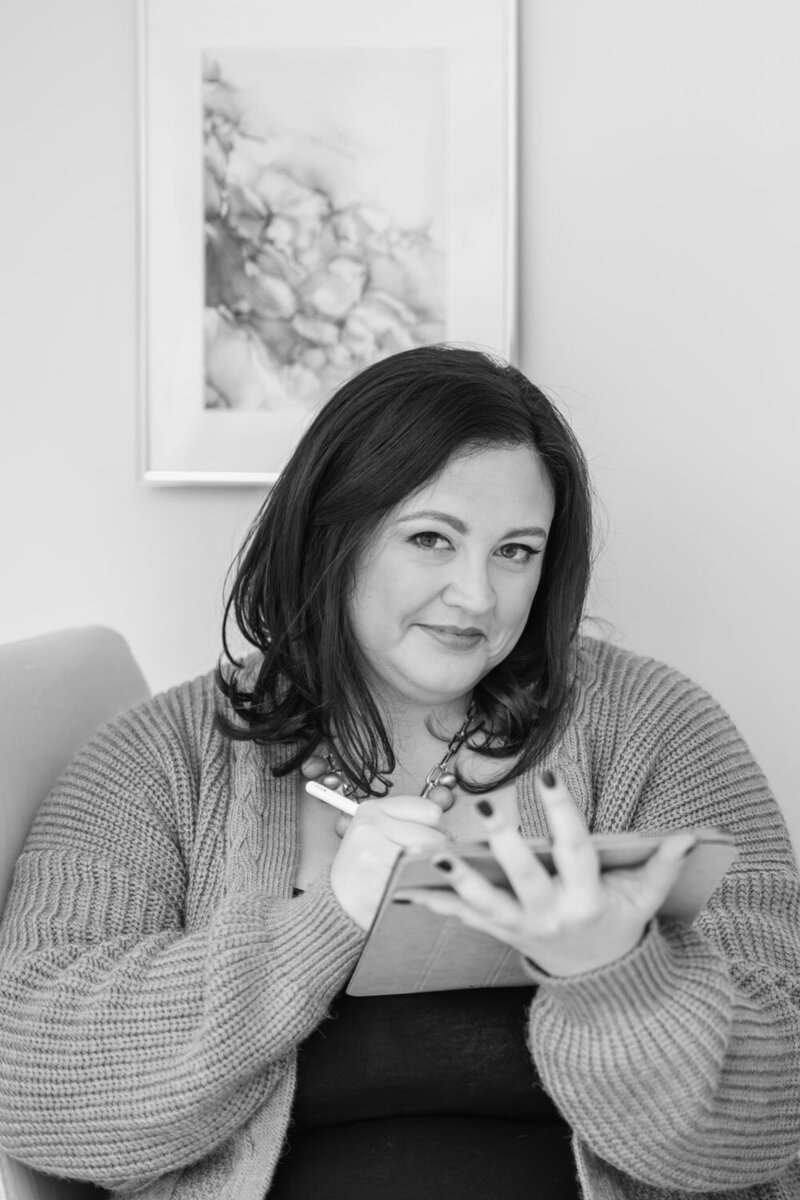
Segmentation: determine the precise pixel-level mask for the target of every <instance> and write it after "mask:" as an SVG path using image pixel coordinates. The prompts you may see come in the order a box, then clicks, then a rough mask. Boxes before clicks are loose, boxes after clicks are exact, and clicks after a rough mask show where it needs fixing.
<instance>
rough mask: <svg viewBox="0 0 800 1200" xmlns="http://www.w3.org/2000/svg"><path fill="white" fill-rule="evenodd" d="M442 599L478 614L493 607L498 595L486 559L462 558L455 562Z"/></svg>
mask: <svg viewBox="0 0 800 1200" xmlns="http://www.w3.org/2000/svg"><path fill="white" fill-rule="evenodd" d="M442 599H443V600H444V601H445V602H446V603H447V604H450V605H452V606H453V607H454V608H461V609H463V610H464V611H465V612H469V613H474V614H476V615H477V614H480V613H485V612H488V611H489V610H490V609H491V608H493V607H494V603H495V599H496V597H495V591H494V587H493V585H492V580H491V578H490V575H489V570H488V566H487V563H486V560H485V559H483V558H480V559H478V558H475V559H474V560H467V559H465V558H461V560H460V561H459V562H458V563H454V564H453V571H452V574H451V576H450V579H449V580H448V582H447V585H446V587H445V588H444V591H443V592H442Z"/></svg>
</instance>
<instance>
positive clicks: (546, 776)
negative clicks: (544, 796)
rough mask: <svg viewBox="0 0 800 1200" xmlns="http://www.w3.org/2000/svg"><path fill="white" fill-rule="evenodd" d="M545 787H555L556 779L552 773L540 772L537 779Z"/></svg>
mask: <svg viewBox="0 0 800 1200" xmlns="http://www.w3.org/2000/svg"><path fill="white" fill-rule="evenodd" d="M539 778H540V779H541V781H542V783H543V784H544V786H545V787H555V786H556V777H555V775H554V774H553V772H552V771H542V773H541V775H540V777H539Z"/></svg>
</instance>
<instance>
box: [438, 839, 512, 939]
mask: <svg viewBox="0 0 800 1200" xmlns="http://www.w3.org/2000/svg"><path fill="white" fill-rule="evenodd" d="M431 865H432V866H434V867H435V868H436V870H437V871H438V872H439V874H440V875H441V877H442V879H443V880H444V881H446V882H447V883H448V884H449V885H450V887H451V888H452V889H453V891H454V892H455V893H456V895H457V896H459V897H460V899H461V900H463V901H464V903H465V904H466V905H467V906H468V907H469V908H471V909H473V910H474V911H475V912H476V913H479V914H480V915H481V916H482V917H485V918H487V919H489V920H490V921H493V922H496V923H497V924H499V925H504V926H505V925H510V924H513V923H514V922H515V921H517V920H518V919H519V916H520V906H519V903H518V901H517V899H516V897H514V896H512V895H511V894H510V893H509V892H507V891H506V890H505V888H499V887H495V886H494V884H493V883H490V882H489V880H488V879H485V878H484V877H483V875H481V874H480V873H479V872H478V871H476V870H475V869H474V868H473V867H470V866H468V864H467V863H465V862H464V861H463V860H462V859H460V858H458V857H457V856H456V855H454V854H437V855H436V856H435V857H434V858H432V859H431Z"/></svg>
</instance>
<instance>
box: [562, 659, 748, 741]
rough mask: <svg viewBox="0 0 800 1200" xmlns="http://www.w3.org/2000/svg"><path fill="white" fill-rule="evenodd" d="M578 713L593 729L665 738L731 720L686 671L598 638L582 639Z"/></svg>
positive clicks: (578, 663)
mask: <svg viewBox="0 0 800 1200" xmlns="http://www.w3.org/2000/svg"><path fill="white" fill-rule="evenodd" d="M574 715H575V717H576V719H578V720H579V721H581V722H583V723H586V722H588V723H589V724H590V725H593V726H595V725H597V724H607V725H612V726H620V725H622V726H625V727H627V728H631V727H635V728H636V729H637V730H640V731H641V730H645V729H648V728H651V729H652V732H653V734H654V735H655V734H658V735H659V736H661V737H664V736H666V735H667V734H668V733H669V732H675V731H677V730H679V729H681V728H683V727H686V726H694V727H695V728H700V727H702V726H703V725H704V723H706V722H707V721H709V720H711V721H713V722H714V723H716V722H717V721H720V720H722V721H725V722H729V718H728V716H727V713H725V712H724V710H723V709H722V708H721V706H720V704H719V703H718V702H717V701H716V700H715V699H714V697H713V696H712V695H711V694H710V693H709V692H708V691H707V690H706V689H705V688H704V687H702V686H701V685H700V684H698V683H697V682H695V680H693V679H691V678H690V677H689V676H688V675H686V674H684V672H682V671H680V670H678V669H676V668H675V667H672V666H670V665H668V664H667V663H664V662H661V661H660V660H659V659H656V658H650V657H648V656H646V655H643V654H638V653H635V652H634V651H632V650H627V649H625V648H624V647H622V646H617V645H614V644H613V643H611V642H606V641H602V640H600V639H598V638H592V637H581V638H580V639H579V641H578V647H577V659H576V693H575V709H574Z"/></svg>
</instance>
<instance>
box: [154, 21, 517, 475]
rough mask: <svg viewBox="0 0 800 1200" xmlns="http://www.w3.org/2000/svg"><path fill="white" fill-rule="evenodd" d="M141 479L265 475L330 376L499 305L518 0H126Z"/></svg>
mask: <svg viewBox="0 0 800 1200" xmlns="http://www.w3.org/2000/svg"><path fill="white" fill-rule="evenodd" d="M137 16H138V70H139V112H140V145H139V155H140V196H139V207H140V221H139V236H140V253H139V263H140V287H139V335H140V336H139V342H140V353H139V374H140V379H139V387H138V392H139V397H140V417H141V420H140V478H141V480H142V481H143V482H144V483H146V484H155V485H185V484H201V485H211V484H219V485H227V486H230V485H240V484H244V485H261V484H269V483H272V482H274V481H275V479H277V477H278V475H279V473H280V470H281V468H282V466H283V465H284V463H285V462H286V461H287V459H288V457H289V455H290V454H291V452H292V450H293V448H294V446H295V445H296V443H297V441H298V439H299V437H300V436H301V434H302V432H303V430H304V429H305V428H306V426H307V425H308V423H309V422H310V420H311V419H312V418H313V416H314V413H315V412H316V411H318V409H319V406H320V405H321V404H323V403H324V402H325V400H326V399H327V398H328V396H329V395H330V394H331V393H332V392H333V391H334V390H335V388H336V387H337V386H339V384H340V383H341V382H343V381H344V379H346V378H348V377H349V376H351V375H352V374H354V373H356V372H357V371H358V370H361V369H362V368H363V367H365V366H367V365H369V363H371V362H373V361H376V360H377V359H380V358H382V357H385V356H386V355H388V354H391V353H394V352H396V351H398V350H402V349H406V348H409V347H412V346H414V345H420V344H427V343H430V342H438V341H448V342H456V343H459V344H468V345H473V346H477V347H480V348H483V349H487V350H489V351H490V352H493V353H497V354H499V355H501V356H503V357H505V358H507V359H512V360H513V358H514V355H515V349H516V314H517V277H516V259H517V245H516V242H517V207H516V206H517V161H516V144H517V117H516V108H517V78H516V60H517V36H518V34H517V26H518V12H517V0H471V3H470V4H467V5H465V4H464V3H463V0H405V3H404V4H403V5H401V6H389V5H377V4H375V3H374V0H342V2H341V3H339V4H338V5H335V6H331V5H328V4H327V3H326V0H293V3H292V4H290V5H287V4H278V3H276V2H271V0H138V12H137Z"/></svg>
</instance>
